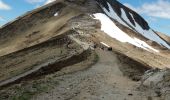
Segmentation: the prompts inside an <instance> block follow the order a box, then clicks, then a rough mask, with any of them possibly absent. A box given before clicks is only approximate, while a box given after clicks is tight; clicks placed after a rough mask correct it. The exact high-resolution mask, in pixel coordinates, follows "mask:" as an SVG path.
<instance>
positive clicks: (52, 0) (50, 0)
mask: <svg viewBox="0 0 170 100" xmlns="http://www.w3.org/2000/svg"><path fill="white" fill-rule="evenodd" d="M54 1H56V0H47V1H46V2H45V4H48V3H51V2H54Z"/></svg>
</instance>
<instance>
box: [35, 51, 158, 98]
mask: <svg viewBox="0 0 170 100" xmlns="http://www.w3.org/2000/svg"><path fill="white" fill-rule="evenodd" d="M97 53H98V56H99V61H98V62H97V63H96V64H95V65H93V66H92V67H91V68H89V69H86V70H84V71H79V72H76V73H72V74H67V75H64V76H60V77H57V78H56V80H59V85H57V86H56V87H55V88H54V89H52V90H51V91H49V92H46V93H42V94H40V95H38V96H36V97H34V98H33V100H148V96H147V95H149V94H148V93H145V92H141V91H139V90H137V87H138V86H139V85H140V83H139V82H135V81H132V80H130V79H129V78H127V77H125V76H123V73H122V72H121V71H120V70H119V67H121V66H123V65H122V64H121V63H120V61H119V60H118V58H117V56H116V54H114V53H112V52H109V51H103V50H97ZM154 100H157V99H156V98H155V99H154Z"/></svg>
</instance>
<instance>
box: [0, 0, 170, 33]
mask: <svg viewBox="0 0 170 100" xmlns="http://www.w3.org/2000/svg"><path fill="white" fill-rule="evenodd" d="M50 1H52V0H0V25H3V24H5V23H7V22H8V21H11V20H13V19H14V18H16V17H17V16H20V15H22V14H24V13H25V12H27V11H30V10H32V9H35V8H36V7H38V6H41V5H44V4H45V3H47V2H50ZM119 1H120V2H121V3H123V4H125V5H126V6H128V7H130V8H132V9H133V10H136V11H137V12H138V13H140V14H141V15H142V16H143V17H144V18H145V19H146V20H147V21H148V23H149V25H150V26H151V27H152V28H153V29H154V30H157V31H160V32H163V33H166V34H169V35H170V0H119Z"/></svg>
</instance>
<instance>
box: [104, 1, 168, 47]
mask: <svg viewBox="0 0 170 100" xmlns="http://www.w3.org/2000/svg"><path fill="white" fill-rule="evenodd" d="M107 5H108V7H109V11H108V10H107V9H106V8H105V7H102V9H103V11H104V12H105V13H106V14H107V15H108V16H109V17H110V18H112V19H114V20H116V21H118V22H119V23H120V24H122V25H124V26H126V27H128V28H130V29H132V28H133V29H132V30H133V31H135V32H138V33H140V34H141V35H143V36H144V37H145V38H147V39H150V40H152V41H155V42H157V43H158V44H160V45H163V46H165V47H166V48H168V49H170V45H168V44H167V43H166V42H165V41H164V40H163V39H161V38H160V37H159V36H158V35H157V34H156V33H155V32H153V30H152V29H149V30H144V29H143V28H142V27H141V26H140V25H139V24H138V23H137V22H136V21H135V19H134V17H133V15H132V14H131V13H129V14H130V15H131V17H132V19H133V20H134V23H135V25H133V24H132V23H131V22H130V20H129V19H128V17H127V15H126V13H125V11H124V9H123V8H121V17H119V16H118V15H117V13H116V12H115V11H114V9H113V8H112V6H111V5H110V4H109V3H108V2H107ZM122 19H123V20H122ZM127 23H128V24H127Z"/></svg>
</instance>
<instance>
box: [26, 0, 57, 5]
mask: <svg viewBox="0 0 170 100" xmlns="http://www.w3.org/2000/svg"><path fill="white" fill-rule="evenodd" d="M26 1H27V2H28V3H30V4H37V3H43V2H44V4H48V3H51V2H53V1H55V0H26Z"/></svg>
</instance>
